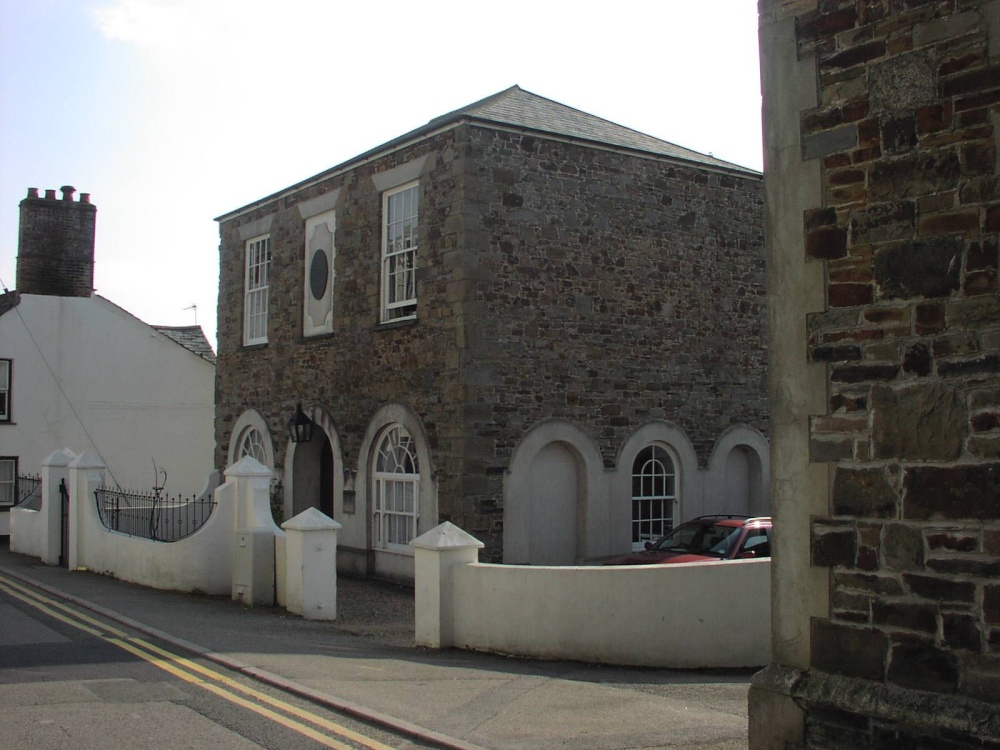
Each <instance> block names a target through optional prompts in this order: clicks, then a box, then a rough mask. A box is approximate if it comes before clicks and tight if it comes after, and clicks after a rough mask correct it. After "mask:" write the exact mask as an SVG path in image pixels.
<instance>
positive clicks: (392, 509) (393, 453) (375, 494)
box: [372, 424, 420, 554]
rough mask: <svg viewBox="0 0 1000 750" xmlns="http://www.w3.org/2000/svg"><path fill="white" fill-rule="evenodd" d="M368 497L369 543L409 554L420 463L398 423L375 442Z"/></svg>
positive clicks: (417, 507) (414, 532)
mask: <svg viewBox="0 0 1000 750" xmlns="http://www.w3.org/2000/svg"><path fill="white" fill-rule="evenodd" d="M372 499H373V502H372V513H373V516H374V517H373V524H372V529H373V530H372V533H373V535H374V539H373V540H372V543H373V546H374V547H375V548H376V549H385V550H395V551H397V552H405V553H407V554H409V553H410V552H411V550H410V547H409V543H410V541H411V540H413V539H415V538H416V536H417V521H418V520H419V518H420V464H419V462H418V459H417V445H416V442H415V441H414V439H413V437H412V436H411V435H410V433H409V432H408V431H407V430H406V428H405V427H403V425H401V424H394V425H392V426H391V427H389V428H388V429H387V430H385V432H384V433H383V435H382V437H381V438H380V439H379V441H378V448H377V449H376V451H375V458H374V461H373V471H372Z"/></svg>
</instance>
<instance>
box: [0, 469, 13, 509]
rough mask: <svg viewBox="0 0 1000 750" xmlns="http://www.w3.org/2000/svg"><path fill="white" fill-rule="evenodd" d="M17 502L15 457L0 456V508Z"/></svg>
mask: <svg viewBox="0 0 1000 750" xmlns="http://www.w3.org/2000/svg"><path fill="white" fill-rule="evenodd" d="M16 503H17V457H16V456H0V508H11V507H13V506H14V505H15V504H16Z"/></svg>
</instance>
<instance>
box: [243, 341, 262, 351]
mask: <svg viewBox="0 0 1000 750" xmlns="http://www.w3.org/2000/svg"><path fill="white" fill-rule="evenodd" d="M267 344H268V342H266V341H258V342H257V343H256V344H243V346H242V349H243V351H250V350H253V349H266V348H267Z"/></svg>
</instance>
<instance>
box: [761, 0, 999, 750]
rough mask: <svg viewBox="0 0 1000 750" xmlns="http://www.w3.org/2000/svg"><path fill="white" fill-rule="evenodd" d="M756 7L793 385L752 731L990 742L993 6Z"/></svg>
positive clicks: (995, 670)
mask: <svg viewBox="0 0 1000 750" xmlns="http://www.w3.org/2000/svg"><path fill="white" fill-rule="evenodd" d="M759 8H760V14H761V16H760V23H761V41H762V48H761V52H762V78H763V81H764V98H765V130H766V133H767V141H768V143H767V158H766V159H765V162H766V163H767V164H768V165H769V167H768V170H767V174H766V178H765V181H766V183H767V189H766V192H767V195H768V212H769V218H770V223H769V226H770V227H771V229H770V231H769V234H768V245H769V262H770V263H771V268H772V269H775V273H776V274H778V275H782V276H783V277H786V278H794V279H795V280H796V285H795V287H794V288H793V289H791V290H786V291H790V294H785V295H784V296H780V295H779V297H778V298H776V300H775V306H774V310H773V311H772V331H771V333H772V346H773V348H774V349H775V352H776V355H775V356H776V358H777V359H778V360H782V359H783V358H785V359H788V360H789V361H790V362H792V366H793V367H796V368H798V369H799V371H800V372H801V373H803V374H804V377H805V378H807V379H808V383H807V384H806V386H805V387H804V388H802V389H801V390H795V389H793V388H792V387H781V384H779V385H778V386H777V387H776V388H775V389H774V391H773V393H772V396H773V398H774V399H775V401H774V404H773V406H774V411H775V414H776V418H775V421H774V456H775V457H776V463H775V466H774V478H775V486H776V487H779V486H780V487H781V490H780V491H776V493H775V495H774V498H773V501H774V503H775V515H776V516H777V517H778V519H779V521H778V526H779V528H781V530H782V533H783V534H785V535H786V541H785V542H784V543H783V544H781V545H779V548H778V550H777V552H776V556H775V566H776V570H775V574H774V578H775V582H776V586H775V602H776V605H775V619H776V622H775V660H774V664H773V666H772V668H771V669H770V670H768V671H767V672H765V673H764V674H763V675H762V676H760V677H759V678H758V679H757V681H756V684H755V687H754V689H753V691H752V695H751V747H754V748H772V747H774V748H778V747H780V748H782V749H783V750H784V748H785V747H786V745H785V743H786V742H788V743H791V744H790V745H788V746H791V747H797V748H798V747H806V748H828V747H830V748H832V747H842V746H849V747H879V748H881V747H948V748H953V747H954V748H958V747H963V748H964V747H977V748H978V747H985V746H987V745H988V743H989V742H994V743H995V742H997V741H1000V584H998V583H997V576H998V574H1000V296H998V283H997V272H998V262H1000V261H998V253H1000V251H998V232H1000V178H998V153H1000V131H998V127H997V126H998V124H1000V107H998V104H1000V3H998V2H996V1H995V0H993V1H991V2H974V1H969V2H960V1H949V0H944V1H938V2H926V1H922V0H906V1H896V0H891V1H890V0H881V1H880V0H865V1H864V2H860V1H859V2H847V1H840V2H836V1H826V2H823V1H821V2H796V3H792V2H781V1H778V0H762V1H761V2H760V3H759ZM790 102H794V103H795V104H794V106H793V105H790ZM803 184H804V185H805V186H806V188H805V189H804V190H800V191H798V192H797V193H796V194H795V195H791V194H789V193H788V192H787V188H788V186H791V185H803ZM817 373H818V374H819V375H820V377H816V375H817ZM791 395H795V396H797V397H798V398H797V399H792V398H790V396H791ZM817 406H820V408H818V409H817V408H816V407H817ZM785 454H789V455H792V454H794V455H797V456H798V457H799V459H800V461H799V465H798V466H797V467H796V466H795V465H794V462H792V465H789V466H780V465H779V463H778V462H777V458H778V457H780V456H782V455H785ZM796 469H798V470H799V471H797V472H796ZM801 508H808V509H809V512H807V513H803V512H801V511H800V509H801ZM783 518H784V519H787V522H786V523H784V524H782V522H781V521H782V519H783ZM788 538H791V540H789V539H788ZM805 566H809V567H808V570H806V568H805ZM817 574H819V575H817ZM789 592H795V593H796V594H797V595H798V598H797V600H796V598H795V597H793V596H790V595H789ZM817 594H818V595H819V596H818V597H817ZM984 743H986V744H984ZM988 746H991V747H992V746H994V745H988Z"/></svg>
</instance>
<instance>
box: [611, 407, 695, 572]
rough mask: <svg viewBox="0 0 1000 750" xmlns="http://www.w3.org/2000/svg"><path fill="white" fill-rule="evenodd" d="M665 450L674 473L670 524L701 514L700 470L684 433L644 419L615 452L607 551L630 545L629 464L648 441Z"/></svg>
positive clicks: (661, 422)
mask: <svg viewBox="0 0 1000 750" xmlns="http://www.w3.org/2000/svg"><path fill="white" fill-rule="evenodd" d="M654 443H655V444H656V445H660V446H662V447H663V448H665V449H666V451H667V453H668V455H669V456H670V459H671V460H672V461H673V462H674V470H675V471H676V472H677V502H676V504H675V506H674V523H675V524H677V523H678V522H680V521H681V520H683V519H686V518H691V517H692V516H696V515H701V513H702V510H703V506H704V503H703V501H704V495H703V481H704V478H703V476H702V472H701V471H699V470H698V456H697V454H696V453H695V450H694V446H693V445H692V444H691V441H690V440H689V439H688V436H687V434H686V433H685V432H684V430H682V429H681V428H680V427H678V426H677V425H675V424H673V423H672V422H666V421H655V422H647V423H646V424H644V425H642V426H641V427H639V428H638V429H637V430H636V431H635V432H633V433H632V434H631V436H629V438H628V440H626V441H625V443H624V445H622V448H621V450H620V451H619V452H618V460H617V461H616V462H615V466H616V468H615V472H614V476H613V478H612V483H611V517H610V523H609V525H610V528H611V530H612V535H613V542H612V547H611V549H609V550H608V552H607V554H617V553H623V552H626V551H628V550H629V549H630V548H631V545H632V464H633V463H635V458H636V456H637V455H638V454H639V451H641V450H642V449H643V448H645V447H646V446H648V445H652V444H654Z"/></svg>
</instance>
